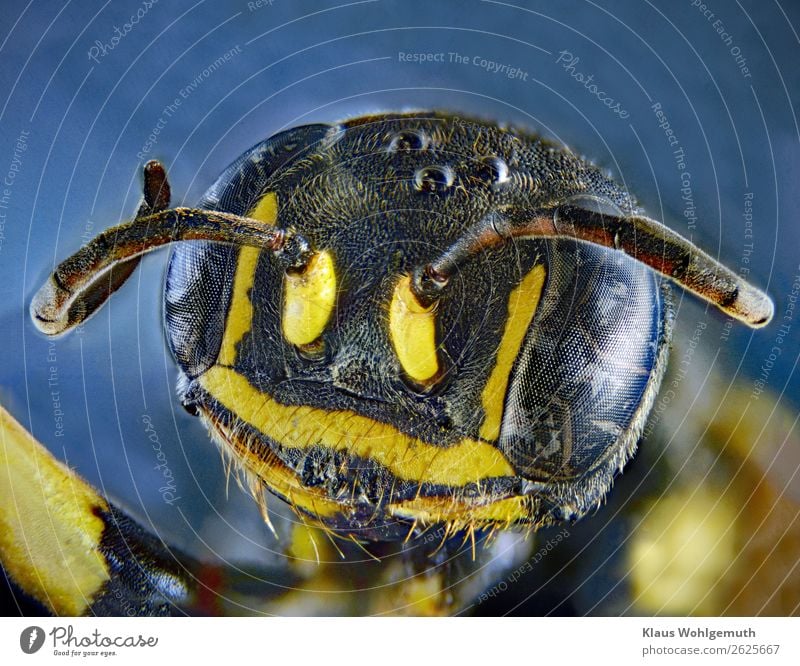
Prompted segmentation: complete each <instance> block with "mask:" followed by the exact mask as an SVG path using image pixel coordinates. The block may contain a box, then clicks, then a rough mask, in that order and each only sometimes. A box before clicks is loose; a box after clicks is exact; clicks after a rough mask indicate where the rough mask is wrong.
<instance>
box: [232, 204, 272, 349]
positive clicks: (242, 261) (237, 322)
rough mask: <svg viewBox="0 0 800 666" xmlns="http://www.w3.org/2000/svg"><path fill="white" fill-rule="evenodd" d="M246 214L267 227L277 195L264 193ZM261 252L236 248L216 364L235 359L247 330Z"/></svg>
mask: <svg viewBox="0 0 800 666" xmlns="http://www.w3.org/2000/svg"><path fill="white" fill-rule="evenodd" d="M247 216H248V217H251V218H253V219H255V220H260V221H261V222H263V223H264V224H267V225H270V226H271V225H273V224H275V221H276V220H277V219H278V197H277V195H276V194H275V193H274V192H269V193H268V194H265V195H264V196H263V197H261V199H260V200H259V202H258V203H257V204H256V205H255V207H254V208H253V209H252V210H251V211H250V212H249V213H248V214H247ZM260 254H261V250H259V249H258V248H256V247H243V248H241V249H240V250H239V259H238V261H237V262H236V274H235V276H234V278H233V294H232V295H231V306H230V309H229V310H228V319H227V321H226V322H225V333H224V335H223V337H222V344H221V345H220V350H219V357H218V363H221V364H222V365H233V364H234V363H235V362H236V345H238V344H239V343H240V342H241V340H242V338H243V337H244V335H245V333H247V332H248V331H249V330H250V325H251V323H252V321H253V305H252V303H251V301H250V294H249V292H250V290H251V289H252V288H253V282H254V281H255V277H256V268H257V267H258V257H259V255H260Z"/></svg>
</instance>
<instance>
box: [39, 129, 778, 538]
mask: <svg viewBox="0 0 800 666" xmlns="http://www.w3.org/2000/svg"><path fill="white" fill-rule="evenodd" d="M148 169H149V171H148V172H146V178H145V181H146V186H145V202H144V203H143V204H142V207H141V208H140V211H139V215H138V216H137V219H136V220H134V221H133V222H132V223H130V224H128V225H122V226H121V227H119V228H117V229H116V230H112V231H110V232H106V234H104V235H101V237H99V238H98V239H97V240H96V241H95V242H94V243H93V244H90V245H89V246H88V247H87V248H86V249H85V250H83V251H82V253H79V254H78V255H76V257H74V258H72V259H70V260H67V262H65V263H64V264H62V266H61V267H59V269H58V270H57V272H56V274H55V275H54V277H53V278H52V279H51V281H50V282H48V284H47V285H45V287H44V288H43V290H42V291H41V292H40V294H39V295H38V296H37V298H36V299H35V301H34V304H33V306H32V310H33V315H34V319H35V320H36V321H37V322H38V323H39V325H40V326H41V327H42V328H43V329H44V330H47V331H48V332H60V331H63V330H65V329H66V328H69V327H70V326H72V325H74V324H75V323H77V322H78V321H81V320H83V319H84V318H85V317H86V316H88V315H89V314H91V312H92V311H93V310H94V309H96V307H97V306H99V304H100V303H102V301H103V300H105V298H106V297H107V296H108V295H109V294H110V293H111V292H112V291H113V290H114V289H116V288H117V287H118V286H119V285H120V284H121V283H122V282H123V281H124V279H125V278H126V277H127V276H128V275H129V274H130V272H131V271H132V270H133V267H135V263H134V264H131V262H136V261H138V256H139V254H141V253H142V252H144V251H147V250H148V249H151V248H152V247H155V246H157V245H160V244H164V243H167V242H172V241H177V240H192V241H193V242H191V243H180V244H178V245H176V246H175V249H174V250H173V253H172V256H171V259H170V263H169V270H168V275H167V282H166V289H165V296H164V299H165V320H166V330H167V337H168V340H169V344H170V346H171V349H172V351H173V353H174V355H175V358H176V359H177V362H178V365H179V368H180V373H181V378H180V382H179V392H180V398H181V400H182V401H183V403H184V404H185V405H186V406H187V408H188V409H189V410H190V411H192V412H193V413H197V414H199V415H200V417H201V418H202V419H203V421H204V422H205V423H206V424H207V426H208V427H209V429H210V430H211V432H212V433H213V434H214V435H215V437H216V439H217V440H218V442H219V443H220V445H221V446H222V448H223V450H224V451H225V452H226V453H227V454H229V455H230V456H231V457H232V458H233V459H234V461H235V462H236V463H237V465H238V466H239V468H240V469H241V470H242V472H243V474H244V476H245V478H246V479H247V482H248V484H249V486H250V488H251V489H252V491H253V493H254V495H255V496H256V497H257V498H259V500H260V501H261V502H264V491H265V490H267V491H269V492H270V493H272V494H275V495H278V496H279V497H282V498H283V499H285V500H286V501H288V502H289V503H290V504H291V505H292V506H293V507H294V508H295V509H296V510H297V511H298V512H300V513H301V514H302V515H303V516H304V517H305V518H308V519H311V520H313V521H315V522H317V523H319V524H321V525H323V526H325V527H327V528H330V529H332V530H335V531H336V532H338V533H343V534H347V535H351V536H353V537H356V538H358V539H375V540H390V539H398V538H403V537H405V536H406V535H408V534H409V531H413V530H414V528H416V527H423V526H427V525H431V524H435V523H443V524H446V525H447V527H448V530H463V529H466V530H475V529H484V528H496V527H505V526H509V525H512V524H527V525H531V526H540V525H546V524H552V523H554V522H558V521H561V520H567V519H574V518H577V517H579V516H581V515H583V514H584V513H585V512H587V511H588V510H590V509H591V508H593V507H595V506H597V505H598V503H599V502H600V501H602V498H603V496H604V494H605V492H606V491H607V490H608V488H609V487H610V485H611V481H612V478H613V475H614V474H615V473H616V472H617V471H618V470H620V469H621V468H622V466H623V465H624V464H625V462H626V461H627V460H628V459H629V457H630V456H631V455H632V453H633V451H634V449H635V446H636V443H637V440H638V438H639V435H640V434H641V430H642V427H643V424H644V422H645V419H646V417H647V414H648V412H649V410H650V407H651V405H652V402H653V399H654V396H655V394H656V392H657V390H658V386H659V383H660V379H661V376H662V374H663V370H664V367H665V363H666V357H667V347H668V340H669V336H670V330H671V320H672V311H671V307H670V305H669V296H668V291H667V288H666V287H665V286H662V285H661V281H660V280H659V279H658V276H657V275H656V273H654V272H653V271H652V270H650V269H648V267H647V266H649V267H650V268H654V269H656V270H657V271H659V272H661V273H662V274H666V275H668V276H669V277H671V278H673V279H675V280H677V281H679V282H680V283H681V284H683V285H684V286H686V287H687V288H689V289H691V290H692V291H695V292H696V293H698V294H700V295H701V296H703V297H705V298H707V299H709V300H712V301H714V302H715V303H717V304H718V305H720V307H723V308H724V309H726V310H727V311H728V312H730V313H731V314H733V315H734V316H737V317H738V318H740V319H743V320H745V321H747V322H748V323H750V324H751V325H762V324H763V323H765V322H766V321H767V320H768V319H769V317H770V316H771V307H772V306H771V302H770V301H769V299H768V298H767V297H766V296H764V295H763V294H761V293H760V292H758V291H757V290H755V289H754V288H753V287H750V286H749V285H747V284H746V283H743V282H741V281H740V280H739V279H738V278H737V277H736V276H735V275H734V274H733V273H731V272H730V271H727V270H726V269H724V268H723V267H721V266H719V265H718V264H716V262H714V261H713V260H712V259H711V258H710V257H708V256H707V255H705V254H703V253H702V252H700V251H699V250H697V249H696V248H694V247H693V246H692V245H691V244H689V243H688V242H687V241H685V240H683V239H681V238H680V237H679V236H677V235H676V234H674V233H673V232H671V231H669V230H668V229H666V227H663V226H661V225H659V224H658V223H657V222H655V221H653V220H650V219H649V218H646V217H644V216H642V215H640V214H639V212H638V210H637V209H636V207H635V205H634V203H633V202H632V200H631V197H630V196H629V195H628V194H627V193H626V192H625V191H624V190H623V189H622V188H620V187H619V186H618V185H616V184H615V183H614V182H613V181H611V180H609V179H608V178H607V177H605V176H604V175H603V174H602V173H601V172H600V171H599V170H598V169H597V168H595V167H594V166H592V165H591V164H589V163H587V162H586V161H584V160H582V159H581V158H579V157H577V156H575V155H573V154H572V153H570V152H568V151H567V150H565V149H560V148H558V147H556V146H554V145H551V144H549V143H546V142H544V141H542V140H540V139H537V138H535V137H532V136H528V135H523V134H518V133H515V132H512V131H508V130H503V129H500V128H498V127H497V126H494V125H490V124H484V123H480V122H473V121H465V120H463V119H460V118H456V117H453V116H446V115H435V114H423V115H420V114H406V115H396V116H391V115H385V116H374V117H365V118H358V119H354V120H350V121H348V122H346V123H343V124H341V125H336V126H327V125H310V126H305V127H300V128H296V129H293V130H289V131H287V132H283V133H281V134H279V135H276V136H275V137H273V138H271V139H269V140H267V141H265V142H263V143H261V144H258V145H257V146H255V147H254V148H253V149H251V150H250V151H248V152H247V153H245V154H244V155H243V156H242V157H241V158H240V159H239V160H238V161H237V162H235V163H234V164H233V165H232V166H231V167H229V168H228V170H227V171H225V172H224V173H223V175H222V176H221V177H220V179H219V180H218V181H217V183H216V184H215V185H214V186H213V187H212V188H211V189H210V190H209V192H208V193H207V194H206V196H205V197H204V198H203V200H202V201H201V202H200V205H199V207H198V208H197V209H175V210H168V209H167V205H168V204H167V200H168V196H166V197H165V196H164V192H165V190H166V188H167V185H166V178H165V176H164V175H163V171H160V167H159V166H158V165H154V164H152V163H151V165H149V167H148ZM626 255H629V256H626ZM103 271H105V272H103ZM98 275H100V276H101V277H100V278H98V277H97V276H98Z"/></svg>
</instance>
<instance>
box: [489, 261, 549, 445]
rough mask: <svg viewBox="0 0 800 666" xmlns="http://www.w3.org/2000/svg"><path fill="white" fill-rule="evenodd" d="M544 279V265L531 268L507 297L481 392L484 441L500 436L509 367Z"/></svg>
mask: <svg viewBox="0 0 800 666" xmlns="http://www.w3.org/2000/svg"><path fill="white" fill-rule="evenodd" d="M544 278H545V270H544V266H542V265H539V266H536V267H534V268H533V269H532V270H531V271H530V272H529V273H528V274H527V275H526V276H525V277H524V278H523V280H522V282H520V283H519V285H518V286H517V287H516V288H515V289H514V291H512V292H511V296H509V298H508V318H507V319H506V327H505V330H504V331H503V337H502V339H501V340H500V346H499V347H498V348H497V357H496V360H495V366H494V369H493V370H492V374H491V375H490V376H489V380H488V381H487V382H486V386H484V387H483V393H481V402H482V403H483V411H484V413H485V417H484V419H483V423H482V424H481V429H480V436H481V438H483V439H485V440H487V441H490V442H493V441H496V440H497V438H498V437H499V436H500V422H501V420H502V418H503V403H504V402H505V398H506V390H507V389H508V380H509V378H510V376H511V368H512V366H513V365H514V361H515V360H516V358H517V355H518V354H519V350H520V347H521V346H522V342H523V340H524V339H525V333H526V332H527V331H528V329H529V328H530V325H531V321H533V315H534V314H536V308H537V307H538V306H539V299H540V297H541V295H542V287H543V286H544Z"/></svg>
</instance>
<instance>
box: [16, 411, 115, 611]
mask: <svg viewBox="0 0 800 666" xmlns="http://www.w3.org/2000/svg"><path fill="white" fill-rule="evenodd" d="M98 509H99V510H103V511H107V510H108V505H107V504H106V502H105V501H104V500H103V498H102V497H100V496H99V495H98V494H97V493H96V492H95V491H94V490H93V489H92V488H91V487H90V486H89V485H88V484H87V483H86V482H85V481H83V480H82V479H81V478H80V477H78V476H77V475H76V474H74V473H72V472H71V471H70V470H69V469H68V468H67V467H66V466H64V465H62V464H61V463H59V462H57V461H56V460H55V459H54V458H53V457H52V456H51V455H50V453H49V452H48V451H47V449H45V448H44V447H43V446H42V445H41V444H39V442H37V441H36V440H35V439H34V438H33V437H32V436H31V434H30V433H28V431H27V430H25V428H23V427H22V426H21V425H20V424H19V423H17V422H16V421H15V420H14V419H13V418H12V417H11V415H9V414H8V412H6V411H5V410H4V409H3V408H2V407H0V560H2V563H3V566H4V567H5V569H6V571H8V572H9V574H11V577H12V578H13V579H14V580H15V581H16V582H17V584H18V585H19V586H20V587H21V588H22V589H23V590H25V591H26V592H27V593H28V594H30V595H32V596H33V597H35V598H36V599H38V600H39V601H40V602H41V603H43V604H44V605H45V606H47V607H48V608H50V609H51V610H52V611H53V612H54V613H55V614H56V615H80V614H82V613H83V612H85V611H86V609H87V608H88V606H89V605H90V604H91V602H92V600H93V598H94V597H95V596H96V594H97V593H98V592H99V591H100V588H101V586H102V585H103V584H104V583H105V582H106V581H108V579H109V572H108V569H107V567H106V563H105V559H104V558H103V556H102V555H101V553H100V552H99V551H98V546H99V542H100V539H101V537H102V534H103V529H104V524H103V521H102V519H101V518H100V517H99V516H97V515H96V514H95V510H98Z"/></svg>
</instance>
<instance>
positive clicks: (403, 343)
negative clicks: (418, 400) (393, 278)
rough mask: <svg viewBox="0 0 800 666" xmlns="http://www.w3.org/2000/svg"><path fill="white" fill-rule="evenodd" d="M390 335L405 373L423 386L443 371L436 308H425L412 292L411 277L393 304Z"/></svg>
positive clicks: (394, 296)
mask: <svg viewBox="0 0 800 666" xmlns="http://www.w3.org/2000/svg"><path fill="white" fill-rule="evenodd" d="M389 335H390V337H391V339H392V346H393V347H394V351H395V354H397V359H398V360H399V361H400V365H401V366H402V367H403V370H404V371H405V373H406V374H407V375H408V376H409V377H410V378H411V379H413V380H414V381H415V382H417V383H419V384H424V383H425V382H426V381H428V380H429V379H431V378H432V377H434V376H435V375H436V374H437V373H438V372H439V358H438V355H437V352H436V307H435V305H431V306H430V307H427V308H426V307H423V306H422V304H420V302H419V301H418V300H417V298H416V296H414V294H413V293H412V291H411V278H410V277H409V276H408V275H405V276H403V277H402V278H400V281H399V282H398V283H397V285H396V286H395V288H394V293H393V294H392V302H391V304H390V305H389Z"/></svg>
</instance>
